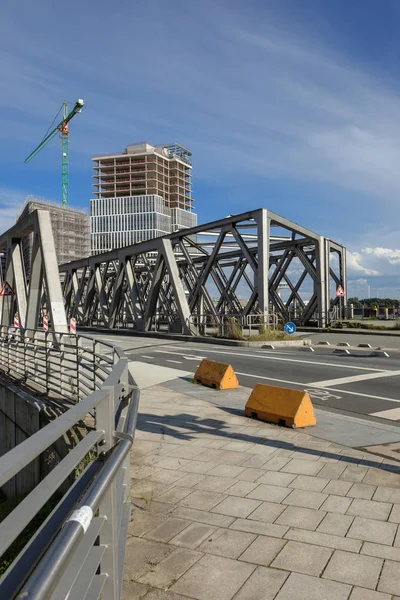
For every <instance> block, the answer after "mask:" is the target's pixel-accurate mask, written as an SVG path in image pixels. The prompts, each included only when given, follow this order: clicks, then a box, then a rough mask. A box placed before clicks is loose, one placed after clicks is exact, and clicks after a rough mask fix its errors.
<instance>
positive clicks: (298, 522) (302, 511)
mask: <svg viewBox="0 0 400 600" xmlns="http://www.w3.org/2000/svg"><path fill="white" fill-rule="evenodd" d="M325 515H326V513H325V512H322V511H320V510H311V509H310V508H301V507H298V506H288V507H287V508H286V509H285V511H284V512H283V513H282V514H281V515H280V516H279V517H278V518H277V519H276V521H275V523H276V524H282V525H288V526H289V527H299V528H300V529H311V530H314V529H316V528H317V527H318V525H319V524H320V522H321V521H322V519H323V518H324V517H325Z"/></svg>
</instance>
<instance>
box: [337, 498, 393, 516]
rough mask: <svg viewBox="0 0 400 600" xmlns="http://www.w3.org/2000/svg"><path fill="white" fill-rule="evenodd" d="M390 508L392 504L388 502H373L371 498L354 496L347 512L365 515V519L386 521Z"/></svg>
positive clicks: (354, 514)
mask: <svg viewBox="0 0 400 600" xmlns="http://www.w3.org/2000/svg"><path fill="white" fill-rule="evenodd" d="M391 509H392V505H391V504H389V503H388V502H374V501H373V500H362V499H360V498H355V499H354V500H353V501H352V503H351V505H350V507H349V509H348V511H347V514H348V515H353V516H355V517H365V518H366V519H376V520H378V521H386V519H387V518H388V516H389V514H390V511H391Z"/></svg>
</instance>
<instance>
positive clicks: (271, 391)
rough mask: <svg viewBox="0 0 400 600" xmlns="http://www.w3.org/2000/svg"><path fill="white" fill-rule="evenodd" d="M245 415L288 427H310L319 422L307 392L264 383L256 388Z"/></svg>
mask: <svg viewBox="0 0 400 600" xmlns="http://www.w3.org/2000/svg"><path fill="white" fill-rule="evenodd" d="M245 415H246V417H252V418H255V419H260V420H261V421H270V422H271V423H277V424H278V425H285V426H286V427H308V426H310V425H315V424H316V422H317V421H316V418H315V414H314V407H313V405H312V402H311V400H310V396H309V395H308V393H307V392H304V391H303V390H292V389H290V388H283V387H278V386H275V385H265V384H263V383H257V384H256V385H255V386H254V389H253V391H252V393H251V395H250V398H249V399H248V400H247V403H246V408H245Z"/></svg>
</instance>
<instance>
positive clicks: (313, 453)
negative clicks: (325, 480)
mask: <svg viewBox="0 0 400 600" xmlns="http://www.w3.org/2000/svg"><path fill="white" fill-rule="evenodd" d="M321 455H322V452H319V451H318V450H313V449H311V448H310V449H309V450H308V451H304V450H297V451H296V452H293V454H292V455H291V458H293V459H294V458H296V459H297V458H299V459H300V460H318V459H319V457H320V456H321Z"/></svg>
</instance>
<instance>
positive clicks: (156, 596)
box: [144, 589, 191, 600]
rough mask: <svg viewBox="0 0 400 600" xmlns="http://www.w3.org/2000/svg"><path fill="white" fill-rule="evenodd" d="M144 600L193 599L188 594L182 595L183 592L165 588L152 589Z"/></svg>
mask: <svg viewBox="0 0 400 600" xmlns="http://www.w3.org/2000/svg"><path fill="white" fill-rule="evenodd" d="M144 600H191V598H189V597H188V596H181V594H174V593H173V592H170V591H169V590H168V591H164V590H157V589H153V590H151V591H150V592H149V593H148V594H147V596H146V598H144Z"/></svg>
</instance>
